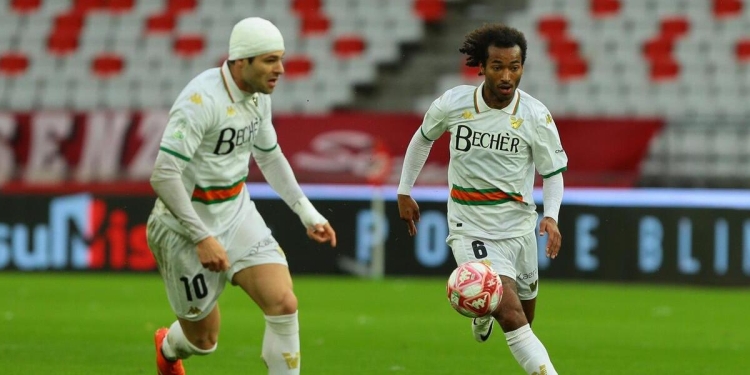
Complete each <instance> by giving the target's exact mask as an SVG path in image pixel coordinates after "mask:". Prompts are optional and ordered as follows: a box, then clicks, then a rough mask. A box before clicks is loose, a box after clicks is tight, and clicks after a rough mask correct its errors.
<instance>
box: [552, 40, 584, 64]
mask: <svg viewBox="0 0 750 375" xmlns="http://www.w3.org/2000/svg"><path fill="white" fill-rule="evenodd" d="M547 53H548V54H549V55H550V56H551V57H552V58H553V59H555V60H558V61H559V60H562V59H565V58H568V57H577V56H579V54H578V42H576V41H575V40H571V39H555V40H552V41H550V42H549V44H548V45H547Z"/></svg>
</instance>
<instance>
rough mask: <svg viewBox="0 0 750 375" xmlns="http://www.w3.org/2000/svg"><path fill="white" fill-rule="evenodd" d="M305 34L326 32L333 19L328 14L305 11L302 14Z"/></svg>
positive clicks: (303, 32) (302, 32)
mask: <svg viewBox="0 0 750 375" xmlns="http://www.w3.org/2000/svg"><path fill="white" fill-rule="evenodd" d="M301 17H302V30H301V34H302V35H303V36H309V35H315V34H325V33H326V32H328V30H329V29H330V27H331V21H330V20H329V19H328V17H327V16H325V15H323V14H320V13H305V14H303V15H302V16H301Z"/></svg>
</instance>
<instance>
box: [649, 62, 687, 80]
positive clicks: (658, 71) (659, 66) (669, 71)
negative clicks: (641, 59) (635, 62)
mask: <svg viewBox="0 0 750 375" xmlns="http://www.w3.org/2000/svg"><path fill="white" fill-rule="evenodd" d="M679 74H680V65H679V64H678V63H677V61H675V60H674V59H673V58H671V57H669V56H665V57H658V58H656V59H654V60H653V61H651V75H650V77H651V79H652V80H654V81H656V82H662V81H671V80H674V79H676V78H677V76H678V75H679Z"/></svg>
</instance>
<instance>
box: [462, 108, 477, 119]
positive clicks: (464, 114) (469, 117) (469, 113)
mask: <svg viewBox="0 0 750 375" xmlns="http://www.w3.org/2000/svg"><path fill="white" fill-rule="evenodd" d="M461 117H462V118H463V119H464V120H473V119H474V115H472V114H471V112H469V111H468V110H465V111H464V113H462V114H461Z"/></svg>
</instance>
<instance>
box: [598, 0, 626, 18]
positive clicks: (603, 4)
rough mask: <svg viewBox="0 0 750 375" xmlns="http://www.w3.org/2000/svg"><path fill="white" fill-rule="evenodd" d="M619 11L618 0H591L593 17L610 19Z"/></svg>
mask: <svg viewBox="0 0 750 375" xmlns="http://www.w3.org/2000/svg"><path fill="white" fill-rule="evenodd" d="M619 11H620V1H619V0H591V15H593V16H594V17H597V18H604V17H612V16H614V15H616V14H617V13H618V12H619Z"/></svg>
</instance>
